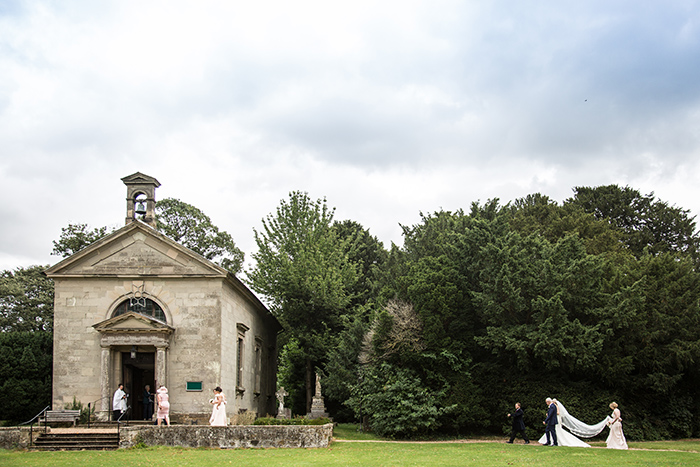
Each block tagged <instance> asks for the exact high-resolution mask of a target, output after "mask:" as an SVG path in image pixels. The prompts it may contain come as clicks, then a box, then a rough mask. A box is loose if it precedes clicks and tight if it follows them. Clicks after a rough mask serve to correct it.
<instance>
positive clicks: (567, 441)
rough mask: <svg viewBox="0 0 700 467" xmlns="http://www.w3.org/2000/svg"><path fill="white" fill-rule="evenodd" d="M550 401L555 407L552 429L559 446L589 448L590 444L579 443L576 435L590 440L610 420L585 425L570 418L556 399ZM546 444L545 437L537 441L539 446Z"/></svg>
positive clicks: (607, 418) (606, 418)
mask: <svg viewBox="0 0 700 467" xmlns="http://www.w3.org/2000/svg"><path fill="white" fill-rule="evenodd" d="M552 401H554V404H556V406H557V424H556V426H555V427H554V429H555V431H556V433H557V444H558V445H559V446H569V447H581V448H590V447H591V445H590V444H588V443H585V442H583V441H581V440H580V439H579V438H578V437H577V436H576V435H578V436H581V437H583V438H592V437H593V436H595V435H597V434H598V433H600V432H601V431H603V429H605V425H606V423H607V422H608V420H609V419H610V417H605V420H603V421H602V422H600V423H597V424H595V425H586V424H585V423H583V422H581V421H580V420H578V419H576V418H575V417H572V416H571V415H570V414H569V412H568V411H567V410H566V407H564V404H562V403H561V402H559V401H558V400H556V399H552ZM564 427H566V428H568V429H569V431H566V430H565V429H564ZM546 442H547V437H546V436H542V437H541V438H540V440H539V443H540V444H545V443H546Z"/></svg>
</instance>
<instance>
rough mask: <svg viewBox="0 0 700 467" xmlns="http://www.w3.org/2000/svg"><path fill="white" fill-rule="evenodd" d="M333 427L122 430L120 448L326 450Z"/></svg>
mask: <svg viewBox="0 0 700 467" xmlns="http://www.w3.org/2000/svg"><path fill="white" fill-rule="evenodd" d="M332 436H333V424H332V423H327V424H325V425H231V426H226V427H224V426H198V425H189V426H181V425H173V426H163V427H161V428H158V427H155V426H130V427H125V428H122V430H121V436H120V439H119V447H120V448H129V447H132V446H134V445H136V444H138V443H144V444H146V445H147V446H179V447H190V448H199V447H209V448H224V449H229V448H324V447H328V446H329V445H330V441H331V437H332Z"/></svg>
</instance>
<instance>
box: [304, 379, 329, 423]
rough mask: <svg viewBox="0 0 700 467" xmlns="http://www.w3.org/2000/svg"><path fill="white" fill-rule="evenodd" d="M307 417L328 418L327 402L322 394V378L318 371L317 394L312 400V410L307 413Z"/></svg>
mask: <svg viewBox="0 0 700 467" xmlns="http://www.w3.org/2000/svg"><path fill="white" fill-rule="evenodd" d="M306 418H328V412H326V404H325V403H324V402H323V396H322V395H321V378H320V377H319V376H318V373H316V394H315V395H314V397H313V399H312V400H311V412H310V413H308V414H307V415H306Z"/></svg>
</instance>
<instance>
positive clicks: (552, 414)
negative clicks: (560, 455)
mask: <svg viewBox="0 0 700 467" xmlns="http://www.w3.org/2000/svg"><path fill="white" fill-rule="evenodd" d="M546 402H547V405H548V406H549V408H548V409H547V418H545V419H544V422H542V423H544V426H545V428H544V434H545V435H547V442H546V443H545V444H544V446H558V444H557V432H556V430H555V425H556V424H557V405H556V404H555V403H554V401H553V400H552V399H550V398H549V397H548V398H547V400H546ZM550 433H551V436H552V442H550V441H549V437H550Z"/></svg>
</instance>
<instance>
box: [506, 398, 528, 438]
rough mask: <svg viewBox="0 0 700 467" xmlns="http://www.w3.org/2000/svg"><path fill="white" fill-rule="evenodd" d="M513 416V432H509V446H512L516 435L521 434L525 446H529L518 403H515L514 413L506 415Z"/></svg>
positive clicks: (521, 411) (521, 410)
mask: <svg viewBox="0 0 700 467" xmlns="http://www.w3.org/2000/svg"><path fill="white" fill-rule="evenodd" d="M511 415H512V416H513V431H511V432H510V440H509V441H508V443H509V444H513V440H514V439H515V435H516V434H517V433H522V434H523V439H524V440H525V444H530V440H529V439H527V434H526V433H525V422H524V421H523V415H524V414H523V409H521V408H520V402H516V403H515V412H513V413H512V414H508V416H509V417H510V416H511Z"/></svg>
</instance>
